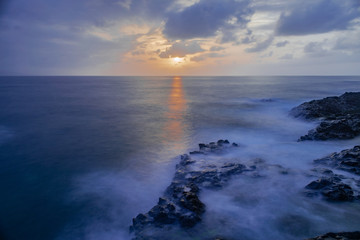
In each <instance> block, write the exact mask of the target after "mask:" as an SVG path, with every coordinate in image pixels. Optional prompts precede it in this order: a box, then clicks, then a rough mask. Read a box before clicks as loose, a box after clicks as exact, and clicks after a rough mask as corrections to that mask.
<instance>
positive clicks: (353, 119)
mask: <svg viewBox="0 0 360 240" xmlns="http://www.w3.org/2000/svg"><path fill="white" fill-rule="evenodd" d="M359 134H360V114H353V115H350V114H348V115H346V116H340V117H336V118H335V119H333V120H328V119H326V120H323V121H322V122H321V123H320V124H319V126H317V127H316V129H312V130H310V131H309V132H308V134H306V135H304V136H301V137H300V139H299V140H300V141H305V140H327V139H351V138H354V137H356V136H357V135H359Z"/></svg>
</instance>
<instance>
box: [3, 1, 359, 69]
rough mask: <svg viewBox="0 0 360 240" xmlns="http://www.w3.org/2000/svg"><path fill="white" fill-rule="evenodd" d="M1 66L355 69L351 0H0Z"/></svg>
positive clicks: (355, 21) (355, 20)
mask: <svg viewBox="0 0 360 240" xmlns="http://www.w3.org/2000/svg"><path fill="white" fill-rule="evenodd" d="M0 75H136V76H140V75H156V76H160V75H171V76H172V75H218V76H219V75H360V0H76V1H74V0H61V1H59V0H31V1H29V0H0Z"/></svg>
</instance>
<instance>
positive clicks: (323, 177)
mask: <svg viewBox="0 0 360 240" xmlns="http://www.w3.org/2000/svg"><path fill="white" fill-rule="evenodd" d="M290 115H291V116H293V117H295V118H302V119H305V120H308V121H318V122H319V125H318V127H317V128H316V129H313V130H310V131H309V132H308V134H307V135H304V136H302V137H300V139H299V141H305V140H331V139H350V138H354V137H356V136H358V135H360V93H345V94H343V95H341V96H340V97H328V98H324V99H322V100H313V101H310V102H306V103H303V104H301V105H299V106H298V107H295V108H293V109H292V110H291V111H290ZM237 147H239V145H238V144H236V143H230V142H229V141H228V140H218V141H217V142H211V143H209V144H204V143H200V144H199V150H197V151H192V152H190V153H189V154H184V155H182V156H181V159H180V162H179V164H177V165H176V172H175V175H174V177H173V180H172V182H171V184H170V185H169V186H168V187H167V189H166V191H165V192H164V195H163V196H161V197H160V198H159V200H158V203H157V204H156V205H155V206H154V207H153V208H152V209H150V210H149V211H148V212H147V213H140V214H138V215H137V216H136V217H135V218H134V219H133V224H132V225H131V226H130V232H132V233H133V234H134V238H133V239H134V240H161V239H165V238H161V234H154V232H156V231H154V229H171V228H179V229H183V230H185V231H186V229H191V228H192V227H194V226H195V225H197V224H198V223H199V222H201V221H202V216H203V214H204V213H205V212H206V206H205V204H204V203H203V202H202V201H201V199H200V197H199V194H200V192H201V191H202V190H203V189H221V188H223V187H224V186H226V185H227V183H228V182H229V181H230V180H231V179H232V178H233V177H234V176H236V175H250V176H253V177H256V176H258V175H259V173H258V171H257V170H258V169H259V168H261V167H262V166H264V165H266V166H267V167H269V166H273V167H274V166H275V167H276V168H278V169H279V172H281V173H283V174H287V170H286V169H284V168H283V167H282V166H279V165H269V164H266V163H265V162H264V161H263V160H261V159H257V160H254V161H253V163H252V164H248V165H245V164H242V163H234V162H227V163H223V164H209V163H207V162H206V161H205V162H199V161H197V160H196V159H194V157H195V156H202V155H203V156H211V155H212V154H221V153H222V152H224V151H229V150H231V149H232V148H237ZM314 167H315V168H313V169H312V170H311V171H309V172H308V173H306V174H307V176H309V177H312V178H317V179H316V180H314V181H311V182H310V183H309V184H307V185H306V186H304V189H303V192H304V195H305V196H307V197H310V198H313V197H319V198H321V199H323V200H325V201H329V202H352V201H359V200H360V190H359V189H360V180H359V177H358V176H359V175H360V146H355V147H353V148H352V149H346V150H343V151H341V152H339V153H332V154H330V155H328V156H326V157H324V158H321V159H316V160H314ZM342 172H343V173H346V174H342ZM215 239H218V240H220V239H223V240H225V238H222V237H219V236H214V237H213V238H211V239H206V240H215ZM322 239H360V232H341V233H327V234H325V235H322V236H318V237H315V238H309V240H322Z"/></svg>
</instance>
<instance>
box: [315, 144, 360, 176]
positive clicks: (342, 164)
mask: <svg viewBox="0 0 360 240" xmlns="http://www.w3.org/2000/svg"><path fill="white" fill-rule="evenodd" d="M314 162H315V163H316V164H319V165H325V166H329V167H332V168H335V169H339V170H343V171H347V172H350V173H353V174H356V175H360V146H355V147H353V148H351V149H345V150H343V151H341V152H340V153H336V152H335V153H332V154H330V155H329V156H326V157H324V158H321V159H316V160H314Z"/></svg>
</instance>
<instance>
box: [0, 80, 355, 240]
mask: <svg viewBox="0 0 360 240" xmlns="http://www.w3.org/2000/svg"><path fill="white" fill-rule="evenodd" d="M347 91H349V92H350V91H360V77H356V76H355V77H349V76H348V77H346V76H336V77H335V76H332V77H328V76H314V77H312V76H296V77H291V76H290V77H286V76H281V77H62V76H59V77H44V76H43V77H0V192H1V195H0V239H6V240H7V239H9V240H29V239H36V240H50V239H55V240H75V239H76V240H77V239H79V240H80V239H84V240H97V239H101V240H115V239H117V240H129V239H131V237H132V236H131V235H129V226H130V225H131V223H132V218H134V217H135V216H136V215H137V214H138V213H144V212H147V211H148V210H150V209H151V208H152V207H153V206H154V205H155V204H156V203H157V200H158V197H159V196H161V195H162V192H163V191H164V190H165V188H166V187H167V186H168V185H169V184H170V182H171V179H172V177H173V174H174V172H175V165H176V163H178V161H179V155H180V154H183V153H187V152H189V151H193V150H196V149H197V144H198V143H201V142H203V143H208V142H211V141H217V140H218V139H228V140H229V141H231V142H236V143H238V144H239V145H240V147H239V148H238V149H237V150H236V151H235V152H234V153H230V154H227V155H226V158H227V159H233V160H234V161H238V162H247V161H250V160H251V159H255V158H261V159H264V160H265V161H266V162H267V163H269V164H280V165H282V166H283V167H285V168H288V169H291V174H288V175H286V176H279V175H276V174H274V175H271V174H270V175H269V176H267V177H266V178H259V179H257V180H249V179H245V178H241V177H239V178H235V179H233V180H232V181H231V182H230V183H229V185H228V186H227V187H226V188H224V189H223V190H220V191H210V190H208V191H204V192H202V193H201V195H200V199H201V200H202V201H203V202H204V203H205V204H206V205H207V211H206V213H205V215H204V219H203V221H202V223H201V224H199V225H198V226H197V227H195V228H194V229H193V230H188V231H187V232H185V233H183V235H182V236H183V237H182V239H202V238H201V236H207V235H206V234H207V233H209V234H215V235H216V234H220V235H226V236H230V237H231V236H232V237H233V239H249V240H262V239H280V240H281V239H284V240H285V239H304V238H306V237H310V236H315V235H317V234H323V233H326V232H329V231H353V230H359V226H360V214H359V213H360V205H359V204H358V203H346V204H340V203H328V202H324V201H322V200H320V199H308V198H304V197H303V196H302V195H301V193H300V192H301V189H302V188H303V187H304V186H305V185H306V184H308V183H309V182H310V181H311V180H314V179H310V178H309V177H306V176H305V175H306V174H305V172H306V171H308V170H309V169H311V168H312V161H313V160H314V159H317V158H320V157H323V156H326V155H328V154H330V153H332V152H335V151H340V150H342V149H346V148H350V147H353V146H354V145H356V144H359V143H360V138H356V139H353V140H346V141H326V142H297V139H298V138H299V137H300V136H301V135H304V134H306V133H307V131H308V130H309V129H311V128H313V127H315V126H316V123H309V122H303V121H301V120H296V119H293V118H291V117H290V116H289V115H288V112H289V110H290V109H291V108H293V107H295V106H297V105H298V104H300V103H302V102H304V101H308V100H312V99H320V98H324V97H327V96H335V95H341V94H343V93H344V92H347ZM220 159H221V156H219V161H220ZM213 160H214V159H213ZM215 160H216V159H215ZM264 179H265V180H264ZM200 233H201V234H204V235H201V234H200ZM168 239H169V240H171V239H177V238H176V237H175V236H168Z"/></svg>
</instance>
